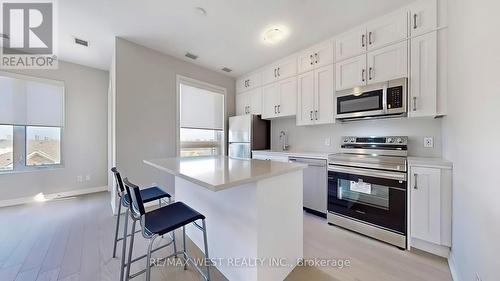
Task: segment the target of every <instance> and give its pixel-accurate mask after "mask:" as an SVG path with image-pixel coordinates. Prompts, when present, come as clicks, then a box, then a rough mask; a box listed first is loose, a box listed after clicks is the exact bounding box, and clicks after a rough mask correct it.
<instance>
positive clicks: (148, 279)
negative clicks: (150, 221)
mask: <svg viewBox="0 0 500 281" xmlns="http://www.w3.org/2000/svg"><path fill="white" fill-rule="evenodd" d="M156 237H157V236H156V235H155V236H153V237H152V238H151V239H150V240H149V246H148V255H147V257H146V281H151V249H152V248H153V242H154V241H155V239H156Z"/></svg>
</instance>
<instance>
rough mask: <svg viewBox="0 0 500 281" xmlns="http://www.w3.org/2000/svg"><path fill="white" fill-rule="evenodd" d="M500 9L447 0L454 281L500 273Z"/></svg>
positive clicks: (493, 3) (489, 2)
mask: <svg viewBox="0 0 500 281" xmlns="http://www.w3.org/2000/svg"><path fill="white" fill-rule="evenodd" d="M497 11H500V2H499V1H497V0H483V1H471V0H455V1H451V0H450V1H449V6H448V22H449V30H448V35H449V39H448V40H449V41H448V59H449V65H448V72H449V73H448V87H449V99H448V111H449V115H448V116H447V117H446V118H445V119H444V121H443V138H444V155H445V157H447V158H449V159H450V160H452V161H453V166H454V167H453V232H452V235H453V242H452V243H453V248H452V254H451V260H452V262H453V268H454V269H455V271H456V273H457V276H458V278H459V280H461V281H470V280H477V279H475V274H476V272H477V273H478V274H479V276H480V278H482V279H481V280H483V281H489V280H499V278H500V277H499V276H500V203H499V202H500V200H499V198H500V182H499V177H498V175H499V173H500V145H499V140H500V127H499V126H500V125H499V124H500V70H499V69H500V68H499V67H500V37H499V34H500V33H499V27H500V18H499V17H498V15H496V13H497Z"/></svg>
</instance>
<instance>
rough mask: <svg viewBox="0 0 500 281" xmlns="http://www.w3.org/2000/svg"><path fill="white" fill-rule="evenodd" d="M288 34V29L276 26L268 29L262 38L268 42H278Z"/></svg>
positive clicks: (272, 43)
mask: <svg viewBox="0 0 500 281" xmlns="http://www.w3.org/2000/svg"><path fill="white" fill-rule="evenodd" d="M287 36H288V32H287V29H286V28H285V27H283V26H274V27H271V28H268V29H266V31H264V33H263V35H262V39H263V40H264V42H265V43H267V44H271V45H274V44H277V43H279V42H281V41H282V40H283V39H285V38H286V37H287Z"/></svg>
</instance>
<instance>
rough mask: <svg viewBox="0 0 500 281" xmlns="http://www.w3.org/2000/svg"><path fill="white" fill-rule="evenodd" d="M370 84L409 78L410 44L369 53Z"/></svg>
mask: <svg viewBox="0 0 500 281" xmlns="http://www.w3.org/2000/svg"><path fill="white" fill-rule="evenodd" d="M367 60H368V70H367V73H368V84H373V83H379V82H384V81H388V80H393V79H397V78H403V77H408V42H407V41H404V42H401V43H399V44H394V45H390V46H387V47H385V48H382V49H378V50H375V51H372V52H369V53H368V55H367Z"/></svg>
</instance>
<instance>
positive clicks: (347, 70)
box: [335, 55, 367, 91]
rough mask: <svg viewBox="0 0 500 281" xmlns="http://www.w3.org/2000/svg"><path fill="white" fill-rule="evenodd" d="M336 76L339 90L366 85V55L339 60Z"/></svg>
mask: <svg viewBox="0 0 500 281" xmlns="http://www.w3.org/2000/svg"><path fill="white" fill-rule="evenodd" d="M335 78H336V79H335V82H336V83H335V84H336V90H337V91H341V90H345V89H350V88H354V87H359V86H363V85H366V79H367V73H366V55H360V56H357V57H354V58H350V59H346V60H343V61H341V62H337V63H336V64H335Z"/></svg>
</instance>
